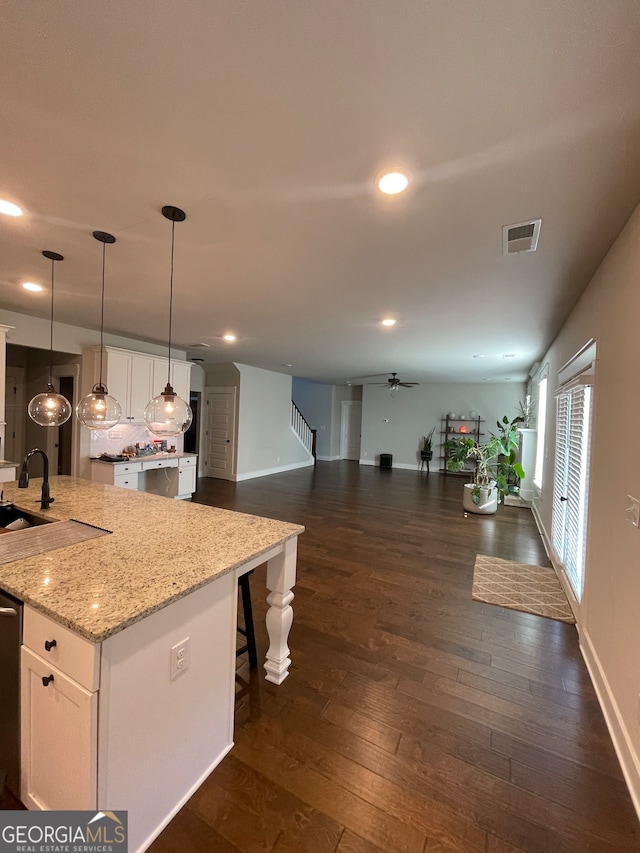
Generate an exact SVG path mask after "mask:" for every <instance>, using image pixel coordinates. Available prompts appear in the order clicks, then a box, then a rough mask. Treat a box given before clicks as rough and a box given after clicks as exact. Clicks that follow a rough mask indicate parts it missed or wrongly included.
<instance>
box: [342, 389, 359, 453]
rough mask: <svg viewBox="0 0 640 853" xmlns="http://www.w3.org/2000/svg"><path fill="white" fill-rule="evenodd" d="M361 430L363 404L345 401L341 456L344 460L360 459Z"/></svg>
mask: <svg viewBox="0 0 640 853" xmlns="http://www.w3.org/2000/svg"><path fill="white" fill-rule="evenodd" d="M361 428H362V403H360V402H356V401H354V400H343V401H342V418H341V431H340V456H341V457H342V458H343V459H355V460H356V461H358V460H359V459H360V431H361Z"/></svg>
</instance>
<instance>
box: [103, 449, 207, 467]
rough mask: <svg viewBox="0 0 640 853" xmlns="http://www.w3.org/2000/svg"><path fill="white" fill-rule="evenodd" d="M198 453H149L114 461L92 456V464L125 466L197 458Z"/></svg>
mask: <svg viewBox="0 0 640 853" xmlns="http://www.w3.org/2000/svg"><path fill="white" fill-rule="evenodd" d="M197 455H198V454H197V453H188V452H186V451H181V452H179V453H178V452H176V453H147V454H146V455H145V456H130V457H128V458H127V459H120V460H119V461H114V460H113V459H101V458H100V457H99V456H90V457H89V458H90V460H91V462H104V463H105V464H106V465H124V464H125V463H126V462H147V461H148V460H149V459H184V457H185V456H197Z"/></svg>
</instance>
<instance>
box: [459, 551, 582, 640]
mask: <svg viewBox="0 0 640 853" xmlns="http://www.w3.org/2000/svg"><path fill="white" fill-rule="evenodd" d="M471 597H472V598H473V599H474V600H475V601H484V602H485V603H486V604H496V605H498V606H499V607H508V608H510V609H511V610H521V611H522V612H524V613H534V614H535V615H536V616H546V617H547V618H548V619H558V620H559V621H560V622H570V623H575V621H576V620H575V619H574V616H573V613H572V611H571V607H570V606H569V602H568V601H567V597H566V595H565V594H564V590H563V589H562V586H561V585H560V581H559V580H558V578H557V576H556V573H555V572H554V570H553V569H548V568H544V567H543V566H528V565H527V564H526V563H514V562H512V561H511V560H500V559H498V557H487V556H485V555H484V554H478V555H477V556H476V562H475V565H474V567H473V589H472V590H471Z"/></svg>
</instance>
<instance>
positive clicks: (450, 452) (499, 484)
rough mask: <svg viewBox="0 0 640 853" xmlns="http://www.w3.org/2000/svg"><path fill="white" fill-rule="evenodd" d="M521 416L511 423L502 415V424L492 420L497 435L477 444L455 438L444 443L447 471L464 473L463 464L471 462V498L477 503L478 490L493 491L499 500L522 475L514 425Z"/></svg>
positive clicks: (516, 430) (516, 424)
mask: <svg viewBox="0 0 640 853" xmlns="http://www.w3.org/2000/svg"><path fill="white" fill-rule="evenodd" d="M522 420H523V419H522V417H521V416H520V415H517V416H516V417H515V418H513V420H511V421H510V420H509V418H508V417H507V416H506V415H505V416H504V417H503V419H502V422H500V421H496V424H497V426H498V432H499V435H494V434H493V433H492V434H491V436H490V438H489V441H487V442H486V443H485V444H479V443H478V442H476V441H474V439H473V438H471V437H466V438H465V437H463V436H459V437H458V436H456V438H450V439H448V440H447V441H446V442H445V445H444V446H445V451H446V455H447V470H448V471H452V472H454V473H458V472H460V471H463V470H464V466H465V463H466V462H467V461H473V462H475V463H476V464H475V471H474V472H473V486H474V488H473V490H472V492H471V499H472V500H473V502H474V503H475V504H479V503H480V499H481V494H480V491H481V489H488V490H489V494H490V493H491V490H492V489H494V488H495V489H497V491H498V494H499V495H500V498H501V499H503V498H504V496H505V495H508V494H509V492H510V490H511V487H512V486H513V485H514V484H515V483H516V482H517V480H518V479H522V478H523V477H524V476H525V472H524V470H523V468H522V465H520V463H519V462H517V461H516V458H517V455H518V429H517V428H518V424H519V423H521V422H522Z"/></svg>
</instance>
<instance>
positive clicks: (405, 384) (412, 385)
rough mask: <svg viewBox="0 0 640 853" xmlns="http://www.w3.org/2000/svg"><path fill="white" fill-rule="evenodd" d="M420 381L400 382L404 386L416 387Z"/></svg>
mask: <svg viewBox="0 0 640 853" xmlns="http://www.w3.org/2000/svg"><path fill="white" fill-rule="evenodd" d="M419 384H420V383H419V382H398V385H400V386H401V387H402V388H414V387H415V386H416V385H419Z"/></svg>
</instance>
